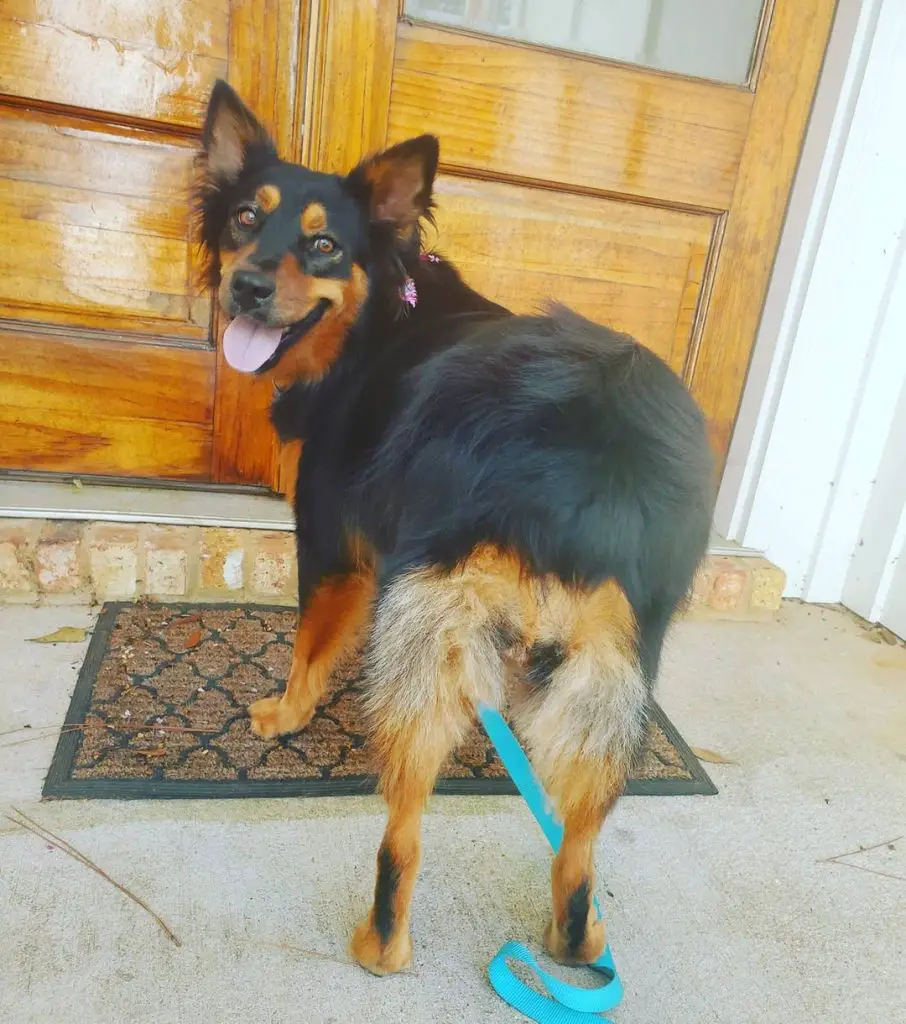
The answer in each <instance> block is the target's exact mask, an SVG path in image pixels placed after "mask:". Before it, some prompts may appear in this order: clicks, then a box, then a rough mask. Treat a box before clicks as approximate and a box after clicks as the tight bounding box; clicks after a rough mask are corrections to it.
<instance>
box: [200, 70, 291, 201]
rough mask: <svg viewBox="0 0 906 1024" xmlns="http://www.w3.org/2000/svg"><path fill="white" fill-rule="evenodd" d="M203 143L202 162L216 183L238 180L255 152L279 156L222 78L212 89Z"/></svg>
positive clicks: (246, 108) (266, 134)
mask: <svg viewBox="0 0 906 1024" xmlns="http://www.w3.org/2000/svg"><path fill="white" fill-rule="evenodd" d="M201 144H202V147H203V148H202V162H203V164H204V165H205V170H206V172H207V174H208V176H209V178H211V179H213V180H218V179H219V180H221V181H227V182H233V181H236V179H237V178H238V177H239V175H240V173H241V171H242V169H243V167H244V166H245V164H246V162H247V160H248V157H249V153H250V152H252V151H254V150H258V151H260V152H261V153H262V155H266V156H267V157H276V155H277V152H276V149H275V147H274V143H273V141H272V140H271V137H270V136H269V135H268V133H267V131H265V129H264V127H263V126H262V125H261V123H260V122H259V121H258V119H257V118H256V117H255V115H254V114H253V113H252V112H251V110H249V108H248V107H247V106H246V105H245V104H244V103H243V102H242V100H241V99H239V97H238V96H237V94H236V92H235V90H234V89H233V88H232V87H231V86H229V85H227V83H226V82H224V81H223V79H218V80H217V81H216V82H215V83H214V88H213V89H212V90H211V98H210V100H208V112H207V114H206V115H205V119H204V128H203V129H202V133H201Z"/></svg>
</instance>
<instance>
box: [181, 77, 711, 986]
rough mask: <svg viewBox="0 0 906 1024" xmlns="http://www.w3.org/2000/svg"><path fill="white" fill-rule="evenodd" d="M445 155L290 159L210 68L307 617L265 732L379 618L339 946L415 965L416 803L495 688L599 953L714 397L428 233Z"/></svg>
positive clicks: (207, 242) (566, 890) (211, 137)
mask: <svg viewBox="0 0 906 1024" xmlns="http://www.w3.org/2000/svg"><path fill="white" fill-rule="evenodd" d="M437 162H438V143H437V140H436V139H435V138H433V137H432V136H429V135H423V136H421V137H419V138H416V139H412V140H411V141H408V142H404V143H402V144H400V145H398V146H394V147H393V148H392V149H388V150H387V151H386V152H384V153H381V154H379V155H377V156H375V157H373V158H372V159H369V160H366V161H365V162H364V163H362V164H361V165H360V166H359V167H357V168H355V170H353V171H352V172H351V173H350V174H349V175H348V176H346V177H338V176H335V175H330V174H319V173H315V172H313V171H310V170H307V169H306V168H303V167H298V166H294V165H292V164H288V163H284V162H282V161H281V160H280V159H279V158H278V156H277V153H276V152H275V149H274V146H273V143H272V142H271V140H270V139H269V138H268V136H267V134H266V132H265V131H264V130H263V128H262V127H261V126H260V124H259V123H258V122H257V121H256V119H255V117H254V116H253V115H252V114H251V112H250V111H249V110H247V109H246V108H245V107H244V106H243V104H242V103H241V101H240V100H239V98H238V97H237V96H236V94H235V93H234V92H233V91H232V90H231V89H230V87H229V86H227V85H226V84H225V83H223V82H219V83H218V84H217V85H216V87H215V88H214V91H213V94H212V96H211V100H210V106H209V109H208V115H207V120H206V123H205V127H204V145H203V152H202V154H201V158H200V167H201V179H200V185H199V190H198V197H197V198H198V212H199V235H200V240H201V243H202V246H203V248H204V250H205V251H206V254H207V256H208V258H209V270H210V280H211V283H212V284H213V285H214V286H215V287H216V288H217V289H218V296H219V300H220V304H221V306H222V308H223V311H224V312H225V313H226V315H227V316H228V317H230V318H232V320H231V323H230V325H229V327H228V328H227V330H226V334H225V337H224V341H223V344H224V351H225V355H226V358H227V359H228V361H229V362H230V363H231V364H232V365H233V366H235V367H236V368H238V369H240V370H244V371H247V372H254V373H266V374H270V375H271V376H272V377H273V378H274V381H275V383H276V384H277V385H278V388H279V395H278V397H277V399H276V401H275V403H274V408H273V420H274V423H275V425H276V427H277V430H278V431H279V432H280V434H281V436H282V437H283V438H284V439H285V440H291V439H292V440H296V441H299V440H301V441H302V442H303V443H304V444H303V449H302V455H301V459H300V461H299V466H298V482H297V485H296V491H295V510H296V520H297V525H298V529H297V534H298V548H299V603H300V608H301V621H300V624H299V629H298V633H297V636H296V643H295V651H294V656H293V664H292V670H291V672H290V676H289V680H288V682H287V686H286V692H285V693H284V694H283V695H282V697H280V698H267V699H266V700H260V701H258V702H257V703H255V704H253V705H252V707H251V709H250V712H251V717H252V726H253V728H254V730H255V731H256V732H257V733H258V734H259V735H260V736H264V737H272V736H276V735H278V734H280V733H287V732H292V731H294V730H298V729H301V728H303V727H304V726H305V724H306V723H307V722H308V721H309V719H310V718H311V716H312V714H313V712H314V710H315V706H316V704H317V702H318V699H319V698H320V697H321V695H322V694H323V692H324V689H325V686H326V684H327V681H328V677H329V675H330V672H331V668H332V666H333V665H334V662H335V660H336V658H337V656H338V655H339V654H340V653H341V652H343V651H344V650H346V649H348V648H350V647H351V646H353V645H355V644H357V643H358V642H359V641H360V639H361V638H362V637H367V640H366V661H367V669H366V682H365V686H366V702H367V710H368V712H369V718H370V723H371V729H372V733H373V740H374V744H375V748H376V753H377V756H378V758H379V761H380V765H381V786H382V790H383V793H384V796H385V798H386V800H387V803H388V805H389V820H388V823H387V829H386V833H385V835H384V839H383V842H382V843H381V846H380V850H379V851H378V856H377V884H376V889H375V897H374V906H373V908H372V909H371V911H370V913H369V914H368V916H367V918H366V919H365V920H364V921H363V923H362V924H361V925H360V926H359V927H358V929H357V930H356V932H355V935H354V936H353V939H352V953H353V955H354V956H355V957H356V959H357V960H358V961H359V963H361V964H362V966H364V967H366V968H367V969H368V970H370V971H373V972H375V973H377V974H385V973H389V972H392V971H396V970H398V969H399V968H401V967H403V966H405V965H406V964H407V963H408V962H409V960H410V956H411V941H410V937H409V906H410V900H411V897H412V889H413V886H414V883H415V878H416V874H417V872H418V867H419V857H420V839H419V834H420V819H421V815H422V809H423V806H424V803H425V800H426V798H427V797H428V795H429V793H430V792H431V790H432V788H433V785H434V781H435V778H436V776H437V772H438V770H439V768H440V766H441V764H442V762H443V761H444V759H445V758H446V756H447V754H448V752H449V751H450V750H451V748H453V747H454V746H455V745H456V744H457V743H458V742H459V741H460V740H461V739H462V738H463V737H464V736H465V734H466V732H467V731H468V729H469V728H470V726H471V724H472V723H473V721H474V717H475V708H476V705H477V704H479V703H480V702H486V703H489V704H491V705H496V706H498V707H504V706H506V707H507V708H508V709H509V713H510V715H511V717H512V720H513V721H514V723H515V725H516V727H517V729H518V731H519V733H520V735H521V738H522V740H523V742H524V743H525V744H526V746H527V748H528V751H529V753H530V756H531V759H532V761H533V763H534V765H535V767H536V769H537V771H538V772H539V774H540V776H541V779H542V780H543V782H544V785H545V787H546V788H547V790H548V792H549V793H550V794H551V796H552V798H553V800H554V801H555V804H556V807H557V809H558V812H559V814H560V816H561V817H562V819H563V821H564V825H565V837H564V841H563V846H562V849H561V850H560V852H559V854H558V855H557V857H556V858H555V861H554V865H553V872H552V888H553V915H552V921H551V924H550V926H549V929H548V932H547V935H546V943H547V947H548V949H549V950H550V952H551V953H552V955H553V956H555V957H556V958H558V959H560V960H563V961H567V962H572V963H576V962H587V961H590V960H593V959H594V958H595V957H597V956H598V955H599V954H600V953H601V951H602V948H603V946H604V929H603V926H602V925H601V924H600V923H599V922H596V920H595V914H594V911H593V909H592V904H591V897H592V890H593V888H594V867H593V848H594V840H595V837H596V836H597V834H598V831H599V830H600V828H601V824H602V822H603V821H604V818H605V816H606V815H607V813H608V811H609V810H610V808H611V807H612V806H613V804H614V802H615V801H616V799H617V797H618V796H619V795H620V792H621V790H622V789H623V785H624V783H625V781H626V778H627V775H628V773H629V771H630V768H631V766H632V763H633V758H634V757H635V755H636V754H637V753H638V751H639V747H640V744H641V743H642V738H643V731H644V722H645V715H646V705H647V703H648V700H649V695H650V693H651V689H652V685H653V683H654V681H655V677H656V674H657V670H658V661H659V657H660V653H661V646H662V642H663V639H664V633H665V630H666V628H667V625H668V623H669V621H670V619H671V616H672V615H673V613H674V612H675V610H676V608H677V606H678V605H679V603H680V602H681V601H682V600H683V598H684V595H685V594H686V592H687V590H688V588H689V585H690V582H691V579H692V576H693V573H694V571H695V568H696V566H697V564H698V562H699V560H700V558H701V557H702V554H703V552H704V550H705V545H706V542H707V538H708V528H709V522H710V496H711V479H712V471H711V461H710V457H709V452H708V447H707V444H706V440H705V432H704V428H703V423H702V417H701V415H700V413H699V411H698V409H697V408H696V406H695V404H694V403H693V401H692V399H691V398H690V396H689V395H688V393H687V392H686V390H685V389H684V387H683V385H682V384H681V383H680V381H679V380H678V379H677V378H676V377H675V376H674V374H673V373H672V372H671V371H670V370H669V369H668V368H667V367H666V366H665V365H664V363H662V362H661V361H660V360H659V359H658V358H657V357H656V356H654V355H653V354H652V353H651V352H649V351H647V350H646V349H645V348H643V347H641V346H640V345H638V344H637V343H636V342H635V341H633V340H632V339H631V338H628V337H625V336H623V335H620V334H616V333H614V332H613V331H611V330H608V329H607V328H606V327H600V326H598V325H596V324H593V323H590V322H588V321H587V320H584V319H582V318H581V317H579V316H577V315H575V314H574V313H571V312H569V311H568V310H566V309H564V308H562V307H553V308H552V309H551V311H550V312H549V314H548V315H546V316H532V317H527V316H514V315H512V314H511V313H510V312H509V311H507V310H506V309H503V308H502V307H501V306H498V305H496V304H495V303H493V302H490V301H488V300H487V299H485V298H483V297H482V296H481V295H479V294H477V293H476V292H474V291H473V290H472V289H471V288H469V287H468V286H467V285H466V284H464V283H463V281H462V279H461V278H460V277H459V275H458V274H457V272H456V270H455V269H454V268H453V267H452V266H451V265H450V264H449V263H448V262H446V261H445V260H443V259H440V258H439V257H438V256H436V255H434V254H426V253H424V252H423V251H422V250H421V231H420V221H421V220H422V219H423V218H430V213H431V206H432V200H431V195H432V185H433V180H434V176H435V172H436V169H437ZM550 244H551V247H552V248H554V249H557V248H560V247H561V239H558V238H556V237H553V236H552V237H551V239H550Z"/></svg>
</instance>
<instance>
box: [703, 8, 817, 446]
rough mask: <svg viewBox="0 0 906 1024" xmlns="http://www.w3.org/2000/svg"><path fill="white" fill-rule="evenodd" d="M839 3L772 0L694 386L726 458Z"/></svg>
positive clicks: (714, 442)
mask: <svg viewBox="0 0 906 1024" xmlns="http://www.w3.org/2000/svg"><path fill="white" fill-rule="evenodd" d="M834 9H835V2H834V0H775V3H774V11H773V17H772V20H771V26H770V29H769V31H768V36H767V43H766V45H765V50H764V56H763V59H762V64H761V68H760V71H759V76H758V83H757V88H756V92H755V105H754V107H753V110H752V118H751V123H750V126H749V132H748V135H747V138H746V144H745V149H744V150H743V154H742V160H741V163H740V168H739V175H738V178H737V182H736V188H735V190H734V194H733V201H732V203H731V205H730V210H729V214H728V216H727V220H726V230H725V234H724V239H723V244H722V246H721V251H720V258H719V260H718V263H717V269H716V275H715V279H714V286H713V292H712V295H711V301H710V305H709V308H708V310H707V315H706V317H705V320H704V331H703V335H702V340H701V346H700V349H699V352H698V354H697V358H696V361H695V365H694V366H693V367H691V370H692V392H693V394H694V395H695V397H696V398H697V399H698V401H699V402H700V403H701V405H702V407H703V408H704V409H705V411H706V413H707V415H708V420H709V425H710V429H711V435H712V442H713V445H714V449H715V451H716V452H717V453H718V455H719V457H720V460H721V465H722V464H723V459H725V458H726V453H727V449H728V448H729V444H730V438H731V435H732V430H733V425H734V423H735V421H736V414H737V410H738V408H739V401H740V398H741V396H742V389H743V385H744V383H745V377H746V373H747V371H748V366H749V360H750V357H751V354H752V346H753V345H754V342H755V336H756V333H757V331H758V324H759V321H760V319H761V311H762V306H763V303H764V297H765V293H766V291H767V287H768V282H769V280H770V276H771V270H772V267H773V262H774V254H775V253H776V251H777V245H778V242H779V240H780V231H781V229H782V227H783V221H784V217H785V215H786V206H787V202H788V200H789V195H790V188H791V186H792V182H793V176H794V174H795V172H796V166H797V164H798V161H799V153H800V150H801V148H802V139H803V135H804V133H805V127H806V124H807V123H808V117H809V112H810V111H811V105H812V99H813V97H814V92H815V87H816V84H817V80H818V75H819V72H820V70H821V64H822V61H823V58H824V51H825V48H826V46H827V39H828V36H829V34H830V29H831V24H832V22H833V15H834Z"/></svg>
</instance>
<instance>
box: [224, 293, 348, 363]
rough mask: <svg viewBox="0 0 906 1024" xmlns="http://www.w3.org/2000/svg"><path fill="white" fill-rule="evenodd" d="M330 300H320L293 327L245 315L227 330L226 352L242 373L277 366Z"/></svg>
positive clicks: (312, 324)
mask: <svg viewBox="0 0 906 1024" xmlns="http://www.w3.org/2000/svg"><path fill="white" fill-rule="evenodd" d="M329 306H330V302H329V301H328V300H327V299H319V300H318V302H317V303H316V304H315V305H314V306H313V307H312V308H311V310H310V311H309V312H308V313H307V314H306V315H305V316H304V317H303V318H302V319H301V320H298V321H296V323H294V324H290V325H289V327H271V326H269V325H268V324H266V323H262V321H261V320H256V319H255V318H254V317H251V316H246V315H244V314H243V315H241V316H237V317H236V318H235V319H234V320H233V321H231V322H230V324H229V326H228V327H227V329H226V330H225V331H224V332H223V355H224V358H225V359H226V361H227V362H228V363H229V364H230V366H232V367H233V369H234V370H239V372H240V373H264V372H266V371H267V370H270V369H271V368H272V367H274V366H276V365H277V363H279V362H280V359H281V358H282V357H283V353H284V352H286V350H287V349H288V348H290V346H292V345H295V344H296V342H297V341H300V340H301V339H302V338H303V337H304V336H305V335H306V334H307V333H308V332H309V331H310V330H311V329H312V327H314V326H315V324H316V323H318V321H319V320H320V319H321V317H322V316H324V314H325V313H326V312H327V309H328V307H329Z"/></svg>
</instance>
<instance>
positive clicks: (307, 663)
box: [249, 569, 374, 739]
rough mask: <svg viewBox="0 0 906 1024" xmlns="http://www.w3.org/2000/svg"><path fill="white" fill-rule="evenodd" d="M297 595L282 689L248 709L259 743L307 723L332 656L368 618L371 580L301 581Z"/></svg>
mask: <svg viewBox="0 0 906 1024" xmlns="http://www.w3.org/2000/svg"><path fill="white" fill-rule="evenodd" d="M299 591H300V592H299V626H298V629H297V630H296V642H295V645H294V647H293V661H292V667H291V668H290V672H289V678H288V679H287V681H286V690H285V691H284V692H283V694H282V695H281V696H279V697H265V698H264V699H263V700H258V701H255V703H254V704H252V706H251V707H250V708H249V714H250V715H251V719H252V729H253V730H254V732H255V733H257V735H259V736H261V737H262V738H263V739H272V738H273V737H274V736H279V735H281V734H282V733H289V732H297V731H298V730H299V729H302V728H304V726H306V725H307V724H308V723H309V721H310V720H311V717H312V715H313V714H314V713H315V707H316V705H317V703H318V701H319V700H320V699H321V697H322V696H323V694H324V691H325V689H326V688H327V683H328V680H329V679H330V673H331V671H332V670H333V667H334V665H335V664H336V661H337V658H338V657H339V656H340V655H341V654H342V653H343V652H344V651H346V650H347V649H348V648H349V647H350V646H352V644H353V643H354V642H355V641H356V639H357V637H358V635H359V633H360V631H361V630H362V628H363V626H364V625H365V623H366V622H367V620H368V616H369V613H370V610H371V601H372V596H373V593H374V576H373V574H372V573H370V572H369V571H367V570H365V569H361V570H358V569H357V570H354V571H351V572H348V573H339V574H334V575H331V576H327V577H324V578H321V579H318V580H305V579H302V580H300V588H299Z"/></svg>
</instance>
